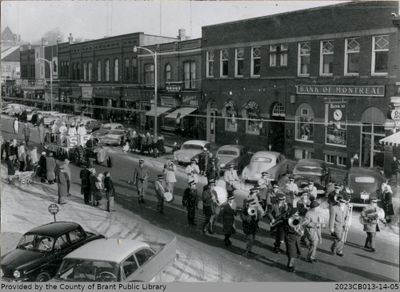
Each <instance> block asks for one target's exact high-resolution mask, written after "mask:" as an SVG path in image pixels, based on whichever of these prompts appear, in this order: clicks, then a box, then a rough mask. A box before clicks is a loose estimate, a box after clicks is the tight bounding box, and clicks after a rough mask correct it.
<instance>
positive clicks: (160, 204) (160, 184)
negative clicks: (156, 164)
mask: <svg viewBox="0 0 400 292" xmlns="http://www.w3.org/2000/svg"><path fill="white" fill-rule="evenodd" d="M154 189H155V190H156V197H157V211H158V213H160V214H164V193H165V192H166V190H167V186H166V183H165V181H164V175H163V174H159V175H158V176H157V180H156V181H155V182H154Z"/></svg>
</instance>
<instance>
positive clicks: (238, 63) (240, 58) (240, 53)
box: [235, 48, 244, 77]
mask: <svg viewBox="0 0 400 292" xmlns="http://www.w3.org/2000/svg"><path fill="white" fill-rule="evenodd" d="M243 68H244V49H243V48H239V49H235V77H243Z"/></svg>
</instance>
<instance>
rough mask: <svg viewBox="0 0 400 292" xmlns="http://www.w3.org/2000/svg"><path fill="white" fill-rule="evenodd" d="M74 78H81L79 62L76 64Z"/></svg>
mask: <svg viewBox="0 0 400 292" xmlns="http://www.w3.org/2000/svg"><path fill="white" fill-rule="evenodd" d="M76 80H81V64H80V63H77V64H76Z"/></svg>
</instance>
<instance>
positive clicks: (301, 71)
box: [297, 42, 311, 77]
mask: <svg viewBox="0 0 400 292" xmlns="http://www.w3.org/2000/svg"><path fill="white" fill-rule="evenodd" d="M310 55H311V46H310V42H304V43H299V48H298V60H297V63H298V66H297V75H298V76H305V77H307V76H310Z"/></svg>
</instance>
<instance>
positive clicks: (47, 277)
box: [35, 272, 51, 282]
mask: <svg viewBox="0 0 400 292" xmlns="http://www.w3.org/2000/svg"><path fill="white" fill-rule="evenodd" d="M50 279H51V276H50V274H49V273H48V272H40V273H39V275H37V276H36V279H35V281H36V282H47V281H49V280H50Z"/></svg>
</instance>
